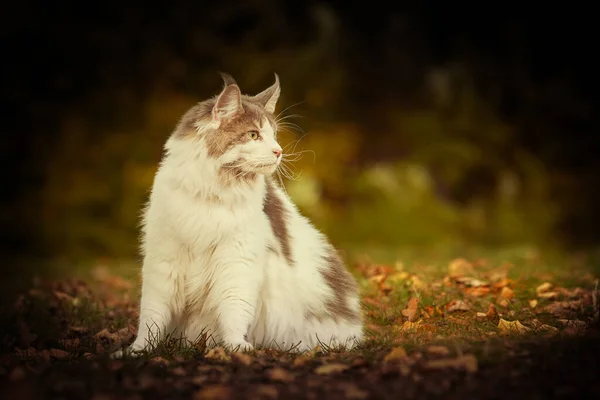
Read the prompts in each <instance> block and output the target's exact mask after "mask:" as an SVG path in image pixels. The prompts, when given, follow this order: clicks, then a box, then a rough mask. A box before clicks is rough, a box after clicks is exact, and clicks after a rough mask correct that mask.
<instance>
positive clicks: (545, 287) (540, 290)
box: [535, 282, 552, 296]
mask: <svg viewBox="0 0 600 400" xmlns="http://www.w3.org/2000/svg"><path fill="white" fill-rule="evenodd" d="M550 289H552V284H551V283H550V282H544V283H542V284H541V285H540V286H538V287H537V288H536V289H535V292H536V293H537V295H538V296H539V295H540V294H542V293H544V292H548V291H550Z"/></svg>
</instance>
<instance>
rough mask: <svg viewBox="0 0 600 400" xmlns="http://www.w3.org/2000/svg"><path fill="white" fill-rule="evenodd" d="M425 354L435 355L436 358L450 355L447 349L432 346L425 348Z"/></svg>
mask: <svg viewBox="0 0 600 400" xmlns="http://www.w3.org/2000/svg"><path fill="white" fill-rule="evenodd" d="M427 352H428V353H429V354H435V355H438V356H447V355H448V354H450V350H448V348H447V347H445V346H439V345H433V346H429V347H427Z"/></svg>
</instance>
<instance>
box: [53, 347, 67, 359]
mask: <svg viewBox="0 0 600 400" xmlns="http://www.w3.org/2000/svg"><path fill="white" fill-rule="evenodd" d="M50 355H51V356H52V357H54V358H58V359H59V360H62V359H65V358H68V357H69V356H70V354H69V353H67V352H66V351H64V350H59V349H50Z"/></svg>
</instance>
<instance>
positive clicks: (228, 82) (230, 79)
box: [219, 72, 237, 86]
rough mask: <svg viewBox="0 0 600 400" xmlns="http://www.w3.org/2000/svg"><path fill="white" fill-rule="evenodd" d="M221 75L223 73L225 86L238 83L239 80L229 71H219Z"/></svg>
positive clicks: (222, 77)
mask: <svg viewBox="0 0 600 400" xmlns="http://www.w3.org/2000/svg"><path fill="white" fill-rule="evenodd" d="M219 75H221V79H223V83H224V84H225V86H229V85H237V82H236V81H235V79H233V76H231V75H229V74H228V73H225V72H219Z"/></svg>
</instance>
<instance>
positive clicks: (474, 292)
mask: <svg viewBox="0 0 600 400" xmlns="http://www.w3.org/2000/svg"><path fill="white" fill-rule="evenodd" d="M463 292H464V293H465V294H467V295H469V296H473V297H482V296H485V295H486V294H489V293H490V288H489V287H487V286H480V287H468V288H465V289H463Z"/></svg>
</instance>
